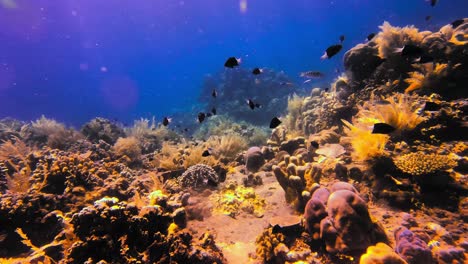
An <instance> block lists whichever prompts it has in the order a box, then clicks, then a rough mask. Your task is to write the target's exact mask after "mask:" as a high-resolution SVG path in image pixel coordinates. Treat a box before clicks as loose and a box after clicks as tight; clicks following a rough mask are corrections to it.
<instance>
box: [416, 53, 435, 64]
mask: <svg viewBox="0 0 468 264" xmlns="http://www.w3.org/2000/svg"><path fill="white" fill-rule="evenodd" d="M433 61H434V58H433V57H431V56H427V55H422V56H421V57H419V58H417V59H415V60H414V61H413V62H414V63H422V64H424V63H428V62H433Z"/></svg>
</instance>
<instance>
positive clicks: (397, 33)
mask: <svg viewBox="0 0 468 264" xmlns="http://www.w3.org/2000/svg"><path fill="white" fill-rule="evenodd" d="M380 29H381V32H380V33H379V34H377V36H375V37H374V39H373V41H375V42H376V43H377V46H378V49H379V56H380V57H381V58H388V57H390V56H392V55H393V54H394V53H395V48H402V47H403V46H404V45H406V44H418V43H420V42H421V41H422V39H423V38H424V34H423V33H422V32H419V30H418V29H417V28H415V27H414V26H406V27H403V28H401V27H394V26H392V25H390V23H388V22H387V21H385V22H384V23H383V25H382V26H380Z"/></svg>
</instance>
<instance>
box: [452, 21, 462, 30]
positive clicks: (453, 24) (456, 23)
mask: <svg viewBox="0 0 468 264" xmlns="http://www.w3.org/2000/svg"><path fill="white" fill-rule="evenodd" d="M464 22H465V20H464V19H457V20H455V21H453V22H452V23H450V25H452V28H453V29H456V28H457V27H459V26H460V25H461V24H463V23H464Z"/></svg>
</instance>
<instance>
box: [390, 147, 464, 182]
mask: <svg viewBox="0 0 468 264" xmlns="http://www.w3.org/2000/svg"><path fill="white" fill-rule="evenodd" d="M393 162H394V163H395V165H396V166H397V168H398V169H400V170H401V171H403V172H404V173H408V174H411V175H415V176H419V175H425V174H431V173H434V172H437V171H441V170H446V169H449V168H452V167H455V166H456V165H457V163H456V161H455V160H453V159H452V158H451V157H450V156H448V155H438V154H426V153H424V152H413V153H410V154H406V155H402V156H399V157H397V158H395V159H394V160H393Z"/></svg>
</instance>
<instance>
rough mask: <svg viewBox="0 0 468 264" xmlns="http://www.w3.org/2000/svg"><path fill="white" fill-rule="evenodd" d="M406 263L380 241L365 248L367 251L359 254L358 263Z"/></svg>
mask: <svg viewBox="0 0 468 264" xmlns="http://www.w3.org/2000/svg"><path fill="white" fill-rule="evenodd" d="M390 263H391V264H406V263H407V262H406V261H405V260H404V259H402V258H401V257H400V256H399V255H398V254H397V253H395V251H393V249H392V248H391V247H390V246H388V245H387V244H384V243H382V242H379V243H377V245H375V246H370V247H368V248H367V252H366V253H365V254H363V255H362V256H361V259H360V260H359V264H390Z"/></svg>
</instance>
